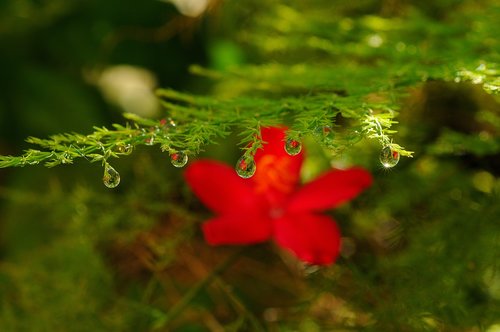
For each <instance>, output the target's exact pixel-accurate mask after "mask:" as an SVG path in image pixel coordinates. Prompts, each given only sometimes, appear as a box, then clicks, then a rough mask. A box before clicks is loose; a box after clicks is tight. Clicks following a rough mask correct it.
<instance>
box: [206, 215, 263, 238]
mask: <svg viewBox="0 0 500 332" xmlns="http://www.w3.org/2000/svg"><path fill="white" fill-rule="evenodd" d="M202 229H203V234H204V235H205V240H206V241H207V242H208V243H209V244H211V245H219V244H252V243H258V242H263V241H266V240H268V239H269V238H270V237H271V234H272V223H271V220H270V219H267V218H263V217H261V216H258V215H255V214H253V215H252V214H243V213H240V214H234V215H224V216H219V217H216V218H213V219H211V220H209V221H207V222H205V223H204V224H203V225H202Z"/></svg>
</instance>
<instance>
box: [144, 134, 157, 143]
mask: <svg viewBox="0 0 500 332" xmlns="http://www.w3.org/2000/svg"><path fill="white" fill-rule="evenodd" d="M145 143H146V145H153V144H154V143H155V136H154V135H151V137H148V138H146V140H145Z"/></svg>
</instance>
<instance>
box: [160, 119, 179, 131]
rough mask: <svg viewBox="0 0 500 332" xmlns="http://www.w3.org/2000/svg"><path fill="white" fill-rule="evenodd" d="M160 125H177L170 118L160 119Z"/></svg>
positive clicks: (172, 126) (166, 127)
mask: <svg viewBox="0 0 500 332" xmlns="http://www.w3.org/2000/svg"><path fill="white" fill-rule="evenodd" d="M160 125H161V126H162V127H164V129H170V128H175V126H177V125H176V123H175V121H174V120H172V118H166V119H161V120H160Z"/></svg>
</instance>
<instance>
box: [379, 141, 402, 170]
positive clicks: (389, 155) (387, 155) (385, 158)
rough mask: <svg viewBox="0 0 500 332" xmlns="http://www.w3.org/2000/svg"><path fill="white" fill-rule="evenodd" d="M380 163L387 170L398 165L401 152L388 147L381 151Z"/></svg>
mask: <svg viewBox="0 0 500 332" xmlns="http://www.w3.org/2000/svg"><path fill="white" fill-rule="evenodd" d="M380 162H381V163H382V166H384V167H385V168H391V167H394V166H396V165H397V163H398V162H399V152H398V151H396V150H394V149H393V148H391V147H390V146H386V147H384V148H383V149H382V151H380Z"/></svg>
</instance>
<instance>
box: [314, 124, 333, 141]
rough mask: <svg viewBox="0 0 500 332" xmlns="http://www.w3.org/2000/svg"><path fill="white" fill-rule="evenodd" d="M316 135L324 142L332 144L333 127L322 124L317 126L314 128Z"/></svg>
mask: <svg viewBox="0 0 500 332" xmlns="http://www.w3.org/2000/svg"><path fill="white" fill-rule="evenodd" d="M315 132H316V136H318V138H319V139H320V140H322V141H323V142H325V144H327V145H331V144H333V140H334V138H335V132H334V131H333V128H332V127H330V126H323V127H317V128H316V130H315Z"/></svg>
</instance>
